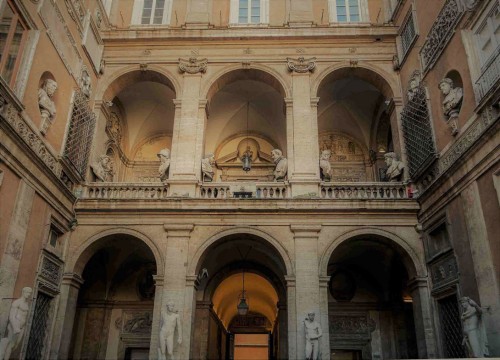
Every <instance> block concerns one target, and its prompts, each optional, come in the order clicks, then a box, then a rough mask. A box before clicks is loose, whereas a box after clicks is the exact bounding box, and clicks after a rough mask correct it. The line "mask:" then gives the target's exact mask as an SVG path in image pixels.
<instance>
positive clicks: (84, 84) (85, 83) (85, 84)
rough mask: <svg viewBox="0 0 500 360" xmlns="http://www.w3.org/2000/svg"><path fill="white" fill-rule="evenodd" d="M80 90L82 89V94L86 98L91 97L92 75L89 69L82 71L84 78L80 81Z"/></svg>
mask: <svg viewBox="0 0 500 360" xmlns="http://www.w3.org/2000/svg"><path fill="white" fill-rule="evenodd" d="M80 88H81V89H82V92H83V94H84V95H85V96H86V97H90V93H91V89H92V79H91V78H90V74H89V72H88V71H87V69H83V70H82V76H81V79H80Z"/></svg>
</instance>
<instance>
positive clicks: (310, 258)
mask: <svg viewBox="0 0 500 360" xmlns="http://www.w3.org/2000/svg"><path fill="white" fill-rule="evenodd" d="M290 229H291V231H292V232H293V234H294V240H295V292H296V295H295V304H296V305H295V306H296V310H295V313H296V326H297V328H296V329H297V352H296V355H297V358H299V359H302V358H303V357H305V331H304V320H305V318H306V317H307V314H308V313H309V312H314V313H315V315H316V316H315V319H316V321H318V322H320V323H322V317H323V314H322V313H321V308H320V281H319V261H318V237H319V232H320V231H321V225H302V224H297V225H291V226H290ZM325 330H326V329H323V331H325ZM324 341H325V338H324V337H322V338H321V339H320V344H321V345H320V346H321V348H323V347H324V345H323V342H324ZM327 355H328V353H327V354H323V356H327ZM325 359H327V358H326V357H325Z"/></svg>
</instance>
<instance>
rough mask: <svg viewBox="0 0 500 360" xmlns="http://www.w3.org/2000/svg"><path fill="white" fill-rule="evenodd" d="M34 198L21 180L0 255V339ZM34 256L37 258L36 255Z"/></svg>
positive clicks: (14, 284) (31, 191)
mask: <svg viewBox="0 0 500 360" xmlns="http://www.w3.org/2000/svg"><path fill="white" fill-rule="evenodd" d="M34 198H35V190H34V189H33V188H32V187H30V186H29V185H28V184H27V183H26V182H25V181H24V180H21V181H20V183H19V189H18V191H17V198H16V202H15V205H14V211H13V212H12V217H11V221H10V226H9V229H8V230H7V231H8V233H7V244H6V246H5V252H4V253H3V254H2V262H1V266H0V275H1V278H2V284H1V285H2V286H0V300H1V301H0V338H2V337H3V336H4V334H5V331H6V329H7V321H8V318H9V313H10V306H11V304H12V299H13V298H14V297H15V295H18V294H14V288H15V286H16V281H17V274H18V273H19V264H20V262H21V256H22V254H23V248H24V241H25V240H26V233H27V232H28V225H29V221H30V218H31V210H32V207H33V200H34ZM35 256H38V254H36V255H35ZM25 286H30V287H33V283H30V284H22V287H25ZM19 295H20V294H19Z"/></svg>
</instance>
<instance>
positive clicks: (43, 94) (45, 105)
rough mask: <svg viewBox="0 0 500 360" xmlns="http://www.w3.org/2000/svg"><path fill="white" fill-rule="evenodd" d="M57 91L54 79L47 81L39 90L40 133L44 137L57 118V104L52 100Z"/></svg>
mask: <svg viewBox="0 0 500 360" xmlns="http://www.w3.org/2000/svg"><path fill="white" fill-rule="evenodd" d="M56 90H57V83H56V82H55V80H52V79H47V80H45V81H44V82H43V85H42V87H41V88H40V89H38V106H39V108H40V114H41V117H42V121H41V127H40V132H41V133H42V134H43V135H45V134H46V133H47V130H48V129H49V126H50V125H51V124H52V122H53V121H54V118H55V116H56V104H55V103H54V100H52V97H53V96H54V93H55V92H56Z"/></svg>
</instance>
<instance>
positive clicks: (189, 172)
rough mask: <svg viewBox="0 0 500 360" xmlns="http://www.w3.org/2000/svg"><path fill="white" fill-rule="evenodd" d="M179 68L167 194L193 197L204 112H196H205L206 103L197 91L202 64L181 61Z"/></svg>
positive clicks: (202, 70) (196, 181) (198, 174)
mask: <svg viewBox="0 0 500 360" xmlns="http://www.w3.org/2000/svg"><path fill="white" fill-rule="evenodd" d="M179 67H180V68H181V71H183V70H182V69H184V80H183V86H182V94H181V99H180V102H179V101H176V102H175V104H176V119H175V123H174V130H173V137H172V159H171V162H170V176H169V181H168V182H169V185H170V190H169V194H170V196H175V195H177V196H190V197H194V196H195V193H196V184H197V183H198V181H199V179H200V167H201V163H200V161H201V152H202V146H203V134H204V129H205V112H204V111H200V107H201V108H202V109H203V110H204V109H205V106H206V100H201V102H200V87H201V77H202V72H204V71H205V69H206V62H204V63H203V62H197V60H195V59H190V60H189V61H185V60H181V63H180V65H179ZM187 71H189V72H187ZM178 113H179V115H177V114H178ZM200 115H201V116H200Z"/></svg>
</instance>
